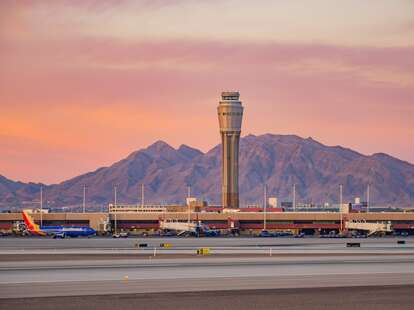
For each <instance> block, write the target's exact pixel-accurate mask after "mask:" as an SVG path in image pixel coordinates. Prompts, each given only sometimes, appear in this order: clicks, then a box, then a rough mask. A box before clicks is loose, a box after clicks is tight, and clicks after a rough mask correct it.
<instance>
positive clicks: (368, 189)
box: [367, 183, 370, 213]
mask: <svg viewBox="0 0 414 310" xmlns="http://www.w3.org/2000/svg"><path fill="white" fill-rule="evenodd" d="M369 191H370V188H369V183H368V186H367V213H369V198H370V197H369V195H370V193H369Z"/></svg>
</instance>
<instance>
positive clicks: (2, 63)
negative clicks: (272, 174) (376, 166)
mask: <svg viewBox="0 0 414 310" xmlns="http://www.w3.org/2000/svg"><path fill="white" fill-rule="evenodd" d="M223 90H238V91H240V93H241V100H242V101H243V104H244V106H245V116H244V123H243V129H242V130H243V134H244V135H246V134H249V133H252V134H257V135H258V134H263V133H274V134H297V135H299V136H302V137H305V138H306V137H309V136H311V137H313V138H314V139H315V140H318V141H320V142H322V143H324V144H327V145H342V146H346V147H350V148H352V149H355V150H357V151H359V152H361V153H363V154H372V153H376V152H385V153H388V154H390V155H393V156H396V157H398V158H401V159H403V160H407V161H409V162H411V163H414V1H412V0H394V1H388V0H367V1H361V0H344V1H332V0H312V1H310V0H309V1H305V0H302V1H301V0H297V1H296V0H291V1H283V0H278V1H243V0H229V1H215V0H209V1H195V0H194V1H191V0H188V1H186V0H183V1H180V0H170V1H167V0H165V1H162V0H148V1H86V0H82V1H81V0H79V1H75V0H74V1H69V0H68V1H58V0H57V1H56V0H54V1H52V0H51V1H24V0H23V1H8V0H5V1H1V2H0V174H1V175H4V176H6V177H8V178H11V179H13V180H21V181H34V182H46V183H52V182H53V183H54V182H60V181H63V180H65V179H67V178H70V177H73V176H76V175H78V174H81V173H85V172H88V171H90V170H95V169H96V168H98V167H101V166H106V165H110V164H112V163H113V162H115V161H118V160H120V159H122V158H124V157H126V156H127V155H128V154H129V153H131V152H133V151H135V150H137V149H140V148H143V147H146V146H147V145H149V144H151V143H153V142H155V141H156V140H164V141H166V142H168V143H170V144H171V145H172V146H174V147H178V146H179V145H180V144H187V145H190V146H193V147H197V148H199V149H201V150H203V151H207V150H209V149H210V148H212V147H213V146H215V145H216V144H218V143H219V142H220V141H219V132H218V121H217V115H216V106H217V104H218V100H219V96H220V92H221V91H223Z"/></svg>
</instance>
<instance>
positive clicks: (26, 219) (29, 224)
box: [23, 211, 39, 231]
mask: <svg viewBox="0 0 414 310" xmlns="http://www.w3.org/2000/svg"><path fill="white" fill-rule="evenodd" d="M23 219H24V223H25V224H26V227H27V229H28V230H30V231H39V225H37V224H35V222H34V221H33V219H32V217H31V216H30V215H29V214H28V213H27V212H26V211H23Z"/></svg>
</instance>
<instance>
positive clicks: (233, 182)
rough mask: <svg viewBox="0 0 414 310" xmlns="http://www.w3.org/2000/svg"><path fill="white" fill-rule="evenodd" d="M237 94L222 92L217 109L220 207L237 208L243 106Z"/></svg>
mask: <svg viewBox="0 0 414 310" xmlns="http://www.w3.org/2000/svg"><path fill="white" fill-rule="evenodd" d="M239 97H240V94H239V93H238V92H222V93H221V100H220V103H219V106H218V107H217V112H218V119H219V125H220V135H221V143H222V205H223V207H224V208H229V209H231V208H233V209H237V208H239V140H240V132H241V125H242V118H243V106H242V103H241V101H239Z"/></svg>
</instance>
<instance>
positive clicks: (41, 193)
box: [40, 185, 43, 227]
mask: <svg viewBox="0 0 414 310" xmlns="http://www.w3.org/2000/svg"><path fill="white" fill-rule="evenodd" d="M42 226H43V186H42V185H40V227H42Z"/></svg>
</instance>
